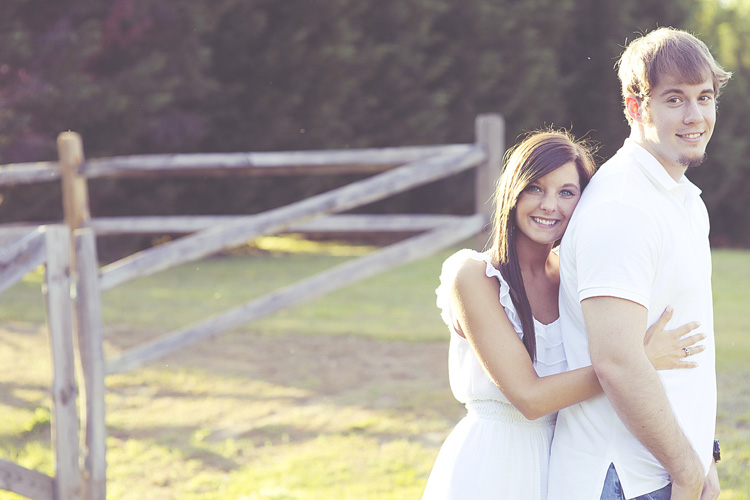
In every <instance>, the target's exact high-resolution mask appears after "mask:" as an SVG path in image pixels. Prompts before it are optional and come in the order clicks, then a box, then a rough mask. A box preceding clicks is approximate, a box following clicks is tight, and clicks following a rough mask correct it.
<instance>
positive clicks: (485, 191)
mask: <svg viewBox="0 0 750 500" xmlns="http://www.w3.org/2000/svg"><path fill="white" fill-rule="evenodd" d="M474 131H475V132H474V133H475V137H476V142H477V144H479V145H480V146H481V147H482V148H483V149H484V151H485V153H486V155H487V159H486V160H485V161H484V162H482V164H481V165H479V166H478V167H477V173H476V181H475V188H474V193H475V211H476V213H479V214H482V215H483V216H484V218H485V221H486V223H488V224H489V223H490V222H491V220H492V210H493V206H492V201H493V200H492V196H493V194H494V193H495V185H496V183H497V179H498V178H500V172H501V171H502V168H503V154H504V153H505V121H504V120H503V117H502V116H500V115H497V114H483V115H479V116H477V118H476V121H475V122H474ZM485 227H489V226H485ZM477 238H478V240H477V246H478V248H479V249H481V248H483V247H484V246H485V244H486V243H487V238H488V234H487V231H486V230H485V231H483V232H482V233H480V234H479V236H477Z"/></svg>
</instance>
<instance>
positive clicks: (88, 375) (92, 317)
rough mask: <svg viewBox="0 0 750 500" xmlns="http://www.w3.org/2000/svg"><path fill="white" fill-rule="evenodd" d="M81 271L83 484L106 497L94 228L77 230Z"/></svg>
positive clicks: (87, 492)
mask: <svg viewBox="0 0 750 500" xmlns="http://www.w3.org/2000/svg"><path fill="white" fill-rule="evenodd" d="M75 251H76V262H77V266H78V267H77V274H78V287H77V294H76V325H77V329H78V351H79V354H80V360H81V372H82V375H83V385H82V388H81V409H82V411H81V420H82V422H81V428H82V429H83V471H82V472H83V487H84V498H85V500H105V498H106V492H107V485H106V469H107V457H106V446H107V444H106V441H107V427H106V422H105V406H104V393H105V391H106V387H105V383H104V377H105V368H104V366H105V365H104V352H103V349H102V342H103V333H102V318H101V295H100V293H101V292H100V289H99V265H98V259H97V254H96V238H95V237H94V231H93V230H92V229H90V228H84V229H79V230H77V231H76V233H75Z"/></svg>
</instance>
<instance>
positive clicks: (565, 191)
mask: <svg viewBox="0 0 750 500" xmlns="http://www.w3.org/2000/svg"><path fill="white" fill-rule="evenodd" d="M560 194H561V195H563V196H565V197H566V198H569V197H571V196H575V195H576V194H575V193H574V192H573V191H571V190H570V189H563V190H562V191H560Z"/></svg>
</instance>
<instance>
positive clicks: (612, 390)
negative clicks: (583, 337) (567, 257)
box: [581, 297, 705, 500]
mask: <svg viewBox="0 0 750 500" xmlns="http://www.w3.org/2000/svg"><path fill="white" fill-rule="evenodd" d="M581 305H582V307H583V315H584V318H585V320H586V329H587V330H588V334H589V349H590V353H591V362H592V365H593V366H594V370H595V372H596V374H597V376H598V377H599V381H600V382H601V384H602V388H603V389H604V392H605V394H606V395H607V397H608V398H609V400H610V402H611V403H612V406H613V407H614V409H615V411H617V414H618V415H619V416H620V418H621V419H622V421H623V422H624V423H625V425H626V426H627V427H628V429H629V430H630V432H632V433H633V435H634V436H635V437H636V438H638V440H639V441H640V442H641V443H642V444H643V445H644V446H645V447H646V448H647V449H648V450H649V451H650V452H651V453H652V454H653V455H654V457H656V459H657V460H659V462H660V463H661V464H662V465H663V466H664V468H665V469H666V470H667V472H669V474H670V475H671V480H672V500H676V499H690V500H694V499H696V500H697V499H698V498H699V497H700V495H701V490H702V488H703V481H704V479H705V472H704V470H703V466H702V465H701V462H700V460H699V459H698V456H697V455H696V453H695V451H694V450H693V448H692V446H691V445H690V442H689V441H688V439H687V437H686V436H685V434H684V432H683V431H682V429H681V428H680V425H679V424H678V422H677V419H676V418H675V415H674V413H673V412H672V408H671V406H670V404H669V400H668V399H667V396H666V394H665V392H664V387H663V386H662V384H661V381H660V380H659V377H658V376H657V375H656V371H655V370H654V368H653V366H652V365H651V363H650V362H649V360H648V358H647V357H646V354H645V352H644V350H643V336H644V332H645V331H646V326H647V322H648V311H647V310H646V308H644V307H643V306H641V305H639V304H637V303H635V302H631V301H629V300H625V299H619V298H614V297H592V298H589V299H584V300H583V301H582V302H581Z"/></svg>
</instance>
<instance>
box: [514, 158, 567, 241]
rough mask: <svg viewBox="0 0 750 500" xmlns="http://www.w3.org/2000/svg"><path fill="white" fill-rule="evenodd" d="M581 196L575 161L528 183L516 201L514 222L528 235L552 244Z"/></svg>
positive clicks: (561, 231)
mask: <svg viewBox="0 0 750 500" xmlns="http://www.w3.org/2000/svg"><path fill="white" fill-rule="evenodd" d="M580 197H581V181H580V176H579V175H578V169H577V168H576V165H575V163H574V162H569V163H566V164H565V165H563V166H561V167H559V168H557V169H556V170H553V171H552V172H550V173H548V174H547V175H545V176H543V177H540V178H539V179H537V180H536V181H534V182H532V183H530V184H529V185H528V186H526V189H524V190H523V192H522V193H521V195H520V196H519V197H518V200H517V201H516V226H517V227H518V229H519V230H520V231H521V233H522V234H523V235H524V236H526V237H527V238H528V239H530V240H532V241H534V242H536V243H541V244H552V243H554V242H555V241H557V240H559V239H560V238H562V235H563V233H565V228H567V227H568V222H569V221H570V216H571V215H573V210H574V209H575V207H576V205H577V204H578V200H579V198H580Z"/></svg>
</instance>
